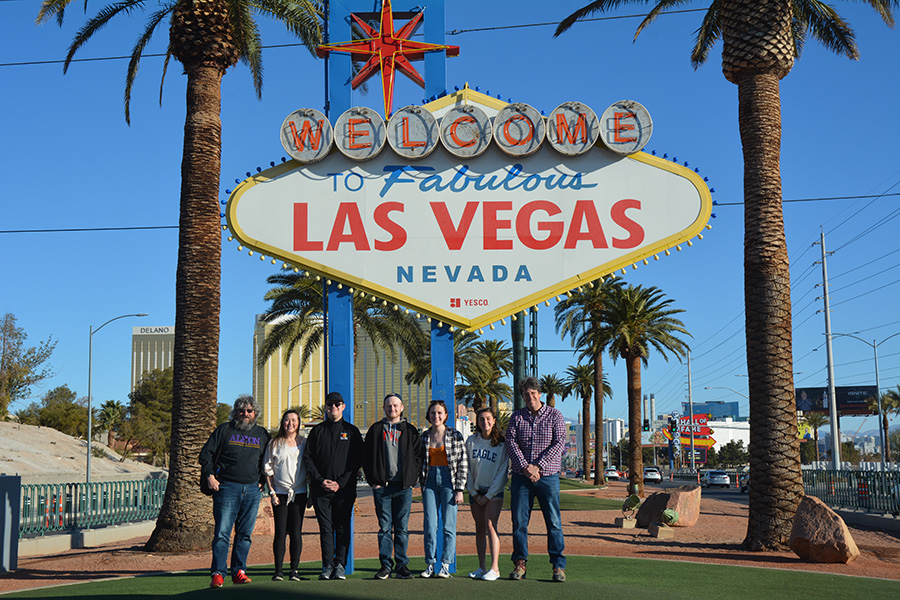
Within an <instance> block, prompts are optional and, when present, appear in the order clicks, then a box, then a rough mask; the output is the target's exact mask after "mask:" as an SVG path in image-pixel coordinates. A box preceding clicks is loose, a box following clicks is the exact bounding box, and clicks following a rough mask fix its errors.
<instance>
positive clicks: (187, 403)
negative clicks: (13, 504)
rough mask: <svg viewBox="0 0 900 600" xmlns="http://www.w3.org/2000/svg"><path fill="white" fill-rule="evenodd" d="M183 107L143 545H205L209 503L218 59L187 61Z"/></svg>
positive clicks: (215, 359) (215, 350) (217, 255)
mask: <svg viewBox="0 0 900 600" xmlns="http://www.w3.org/2000/svg"><path fill="white" fill-rule="evenodd" d="M185 72H186V74H187V113H186V118H185V124H184V154H183V159H182V163H181V214H180V220H179V238H178V267H177V270H176V274H175V348H174V354H173V367H174V389H173V407H172V444H171V461H170V467H169V479H168V484H167V485H166V495H165V498H164V500H163V505H162V508H161V509H160V513H159V517H158V519H157V521H156V528H155V529H154V531H153V534H152V535H151V536H150V539H149V540H148V541H147V544H146V546H145V550H148V551H152V552H184V551H189V550H206V549H208V548H209V544H210V540H211V539H212V531H213V519H212V510H211V508H212V503H211V501H210V500H209V499H207V498H206V497H205V496H203V495H202V494H201V493H200V489H199V485H198V481H199V479H200V465H199V464H198V462H197V456H198V455H199V454H200V449H201V448H202V447H203V444H204V443H205V442H206V440H207V438H208V437H209V434H210V432H211V431H212V430H213V428H214V427H215V424H216V389H217V381H218V368H219V302H220V301H219V278H220V263H221V251H222V239H221V236H222V232H221V228H220V223H221V219H220V217H219V206H218V193H219V190H218V187H219V171H220V168H221V147H222V146H221V133H222V131H221V130H222V127H221V117H220V106H221V83H222V75H223V74H224V70H223V69H222V68H221V67H219V66H215V65H210V64H209V63H207V64H196V65H192V66H187V65H186V66H185Z"/></svg>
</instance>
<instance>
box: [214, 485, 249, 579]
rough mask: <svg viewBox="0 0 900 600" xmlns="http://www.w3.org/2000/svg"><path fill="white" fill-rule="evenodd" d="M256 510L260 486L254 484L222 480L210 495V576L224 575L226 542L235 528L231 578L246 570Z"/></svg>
mask: <svg viewBox="0 0 900 600" xmlns="http://www.w3.org/2000/svg"><path fill="white" fill-rule="evenodd" d="M258 510H259V485H258V484H257V483H256V482H254V483H233V482H231V481H222V482H220V483H219V491H218V492H215V493H214V494H213V518H214V519H215V520H216V529H215V534H214V537H213V544H212V567H210V570H211V571H212V573H213V574H215V573H219V574H221V575H222V576H223V577H224V576H225V574H226V573H227V568H228V566H227V564H226V562H225V560H226V558H227V557H228V540H229V539H230V538H231V529H232V528H234V546H233V547H232V549H231V576H232V577H234V575H235V574H236V573H237V572H238V571H239V570H241V569H244V570H246V569H247V554H249V553H250V534H252V533H253V526H254V525H256V515H257V512H258Z"/></svg>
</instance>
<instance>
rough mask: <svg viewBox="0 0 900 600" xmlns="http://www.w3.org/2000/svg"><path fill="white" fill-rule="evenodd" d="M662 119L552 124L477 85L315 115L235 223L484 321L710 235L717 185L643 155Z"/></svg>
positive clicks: (290, 259)
mask: <svg viewBox="0 0 900 600" xmlns="http://www.w3.org/2000/svg"><path fill="white" fill-rule="evenodd" d="M617 106H618V108H616V107H617ZM488 113H493V114H492V115H491V116H493V119H491V116H489V115H488ZM650 127H651V125H650V119H649V115H648V114H646V111H645V109H643V107H641V106H640V105H639V104H637V103H630V102H624V103H617V104H615V105H613V106H612V107H610V108H609V109H607V111H606V112H604V113H603V115H602V116H601V117H600V118H598V117H597V116H596V115H595V113H593V111H591V109H590V108H588V107H586V106H584V105H582V104H580V103H567V104H565V105H562V106H561V107H559V108H557V109H556V110H555V111H554V112H553V113H551V115H550V117H549V118H547V119H544V118H543V117H541V116H540V114H539V113H537V112H536V111H534V109H533V108H531V107H529V106H527V105H507V104H506V103H502V102H499V101H497V100H493V99H491V98H489V97H488V96H484V95H482V94H479V93H477V92H474V91H472V90H470V89H468V88H466V89H465V90H463V91H461V92H459V93H457V94H453V95H451V96H447V97H445V98H441V99H440V100H438V101H435V102H432V103H431V104H429V105H426V106H424V107H422V106H414V107H405V108H403V109H400V110H398V111H397V113H395V115H394V116H393V117H392V118H391V119H390V120H389V121H388V122H387V123H385V122H384V121H383V120H382V119H381V117H380V116H379V115H378V114H377V113H375V111H373V110H371V109H366V108H354V109H351V110H349V111H347V112H346V113H344V114H343V115H341V116H340V117H339V118H338V119H337V120H336V121H335V125H334V127H332V126H331V124H330V123H329V122H328V121H327V119H325V118H324V116H323V115H321V113H318V112H317V111H313V110H311V109H304V110H300V111H296V112H295V113H292V114H291V115H290V116H289V117H288V118H287V119H285V123H284V125H283V127H282V131H281V137H282V142H283V143H284V145H285V148H286V149H287V150H289V152H290V154H291V155H292V156H293V157H294V160H292V161H289V162H287V163H284V164H282V165H279V166H276V167H273V168H271V169H268V170H266V171H263V172H262V173H260V174H259V175H257V176H254V177H251V178H249V179H247V180H245V181H243V182H242V183H241V184H240V185H239V186H238V187H237V188H236V189H235V190H234V191H233V193H232V194H231V197H230V199H229V201H228V207H227V219H228V224H229V227H230V228H231V230H232V232H233V234H234V236H235V237H236V238H237V239H238V240H239V241H240V243H241V244H243V245H244V246H247V247H249V248H250V249H252V250H255V251H257V252H259V253H262V254H263V255H268V256H272V257H277V258H279V259H281V260H283V261H286V262H287V263H289V264H291V265H294V266H295V267H296V268H302V269H306V270H308V271H310V272H312V273H315V274H320V275H322V276H324V277H327V278H330V279H334V280H337V281H340V282H343V283H345V284H347V285H350V286H352V287H355V288H358V289H360V290H364V291H366V292H368V293H371V294H374V295H376V296H378V297H380V298H384V299H386V300H388V301H391V302H394V303H397V304H399V305H402V306H406V307H409V308H411V309H414V310H416V311H419V312H422V313H425V314H427V315H430V316H432V317H435V318H438V319H440V320H442V321H444V322H447V323H451V324H454V325H457V326H459V327H463V328H467V329H475V328H478V327H482V326H484V325H487V324H490V323H492V322H495V321H498V320H499V319H501V318H502V317H505V316H508V315H510V314H513V313H516V312H518V311H520V310H524V309H526V308H528V307H530V306H533V305H535V304H537V303H539V302H542V301H544V300H547V299H549V298H552V297H554V296H556V295H558V294H561V293H564V292H565V291H567V290H570V289H573V288H575V287H578V286H580V285H583V284H585V283H587V282H589V281H592V280H594V279H596V278H598V277H600V276H603V275H606V274H608V273H611V272H613V271H615V270H617V269H622V268H625V267H628V266H631V265H632V264H635V263H636V262H638V261H641V260H644V259H646V258H649V257H654V255H656V254H657V253H660V252H663V251H665V250H666V249H668V248H672V247H674V246H676V245H677V244H680V243H683V242H685V241H686V240H689V239H690V238H692V237H695V236H697V235H698V234H700V233H701V231H702V229H703V227H704V226H705V224H706V221H707V220H708V218H709V215H710V210H711V206H712V202H711V199H710V194H709V190H708V188H707V187H706V185H705V184H704V183H703V181H702V179H701V178H700V177H699V176H698V175H697V174H696V173H694V172H693V171H691V170H690V169H687V168H685V167H682V166H680V165H678V164H675V163H672V162H669V161H666V160H663V159H660V158H658V157H656V156H651V155H648V154H645V153H642V152H638V150H640V148H641V147H643V145H644V144H646V141H647V139H649V130H650ZM598 138H599V139H600V141H602V142H603V144H604V145H600V144H599V143H597V140H598ZM545 140H547V143H544V141H545ZM386 145H387V146H390V147H391V150H386V149H385V150H383V149H384V147H385V146H386ZM332 146H333V147H332ZM301 161H303V162H301Z"/></svg>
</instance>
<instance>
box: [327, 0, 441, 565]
mask: <svg viewBox="0 0 900 600" xmlns="http://www.w3.org/2000/svg"><path fill="white" fill-rule="evenodd" d="M380 7H381V6H380V3H379V2H375V1H374V0H342V1H341V2H334V3H328V5H327V15H326V17H325V19H326V23H325V31H326V34H325V35H326V38H325V39H326V40H327V42H328V43H336V42H344V41H350V40H351V38H352V32H351V28H350V22H351V18H350V13H371V12H377V11H378V10H379V9H380ZM392 7H393V9H394V11H395V12H409V11H414V10H421V5H420V4H419V3H418V2H416V1H412V0H396V1H395V2H393V3H392ZM424 25H425V38H426V41H428V42H430V43H437V44H443V43H444V0H433V1H432V2H429V4H428V11H427V13H426V14H425V16H424ZM444 54H445V53H444V52H431V53H429V54H427V55H426V56H425V77H424V79H425V94H426V96H431V95H440V94H441V93H443V92H444V89H445V87H446V67H445V64H444V62H445V60H446V57H445V55H444ZM326 60H327V61H328V62H327V66H326V81H327V86H328V90H327V93H328V100H327V104H326V106H325V114H326V115H327V116H328V117H329V118H330V119H331V120H332V121H334V120H336V119H337V118H338V117H339V116H340V115H341V114H343V113H344V112H345V111H347V110H349V109H350V108H351V106H352V89H351V87H350V80H351V79H352V76H353V75H352V74H353V69H352V63H351V60H350V55H349V54H344V53H340V52H331V53H329V56H328V58H327V59H326ZM385 117H387V115H385ZM325 291H326V294H327V299H326V307H327V309H326V314H325V319H326V322H327V328H326V331H327V332H328V341H327V344H326V352H327V367H326V369H327V382H326V389H327V391H329V392H340V394H341V395H342V396H343V397H344V403H345V404H346V406H347V409H346V410H345V411H344V418H345V419H347V421H348V422H350V423H353V420H354V415H353V408H354V406H355V399H354V397H353V389H354V369H353V296H352V294H350V293H349V291H348V288H347V286H343V289H339V286H338V284H337V283H331V284H330V285H328V284H326V289H325ZM438 337H439V340H438V341H437V342H435V334H434V332H432V349H431V359H432V365H435V364H437V365H440V367H439V369H438V370H439V371H441V374H440V375H439V377H438V378H436V377H435V376H434V375H432V386H433V387H432V397H433V398H435V399H437V398H441V399H444V400H445V402H446V404H447V409H448V413H449V414H448V421H449V422H450V423H452V422H453V419H454V414H455V410H454V408H455V407H454V402H453V400H454V394H453V335H452V334H451V333H450V330H449V328H448V327H447V326H446V325H444V327H443V328H442V330H441V332H440V334H439V336H438ZM448 340H449V342H448ZM448 357H449V359H448ZM448 366H449V371H448ZM434 372H435V371H434V366H432V373H434ZM448 372H449V377H448V376H447V373H448ZM438 379H440V381H442V382H444V384H443V386H444V387H442V388H441V390H442V391H441V395H440V396H439V395H437V392H436V390H437V383H436V382H437V381H438ZM448 380H449V381H448ZM354 534H355V527H354V523H353V521H352V520H351V522H350V535H351V537H350V551H349V554H348V555H347V573H348V574H350V573H353V567H354V556H353V535H354ZM440 539H441V537H440V536H438V540H440ZM439 548H440V546H439ZM455 565H456V561H455V560H454V561H453V566H452V568H453V570H454V571H455Z"/></svg>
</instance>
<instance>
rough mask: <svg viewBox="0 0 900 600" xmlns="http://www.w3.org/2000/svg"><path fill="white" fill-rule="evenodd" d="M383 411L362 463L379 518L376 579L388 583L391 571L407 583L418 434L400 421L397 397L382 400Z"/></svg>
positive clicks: (368, 439) (372, 429) (419, 447)
mask: <svg viewBox="0 0 900 600" xmlns="http://www.w3.org/2000/svg"><path fill="white" fill-rule="evenodd" d="M383 408H384V419H382V420H381V421H378V422H377V423H374V424H373V425H372V426H371V427H370V428H369V431H368V433H366V441H365V449H366V453H365V459H364V460H363V469H364V470H365V472H366V480H367V481H368V482H369V485H371V486H372V497H373V498H374V499H375V514H376V515H377V516H378V557H379V558H380V559H381V569H379V571H378V572H377V573H376V574H375V579H387V578H388V577H390V576H391V571H393V572H394V576H395V577H397V578H398V579H410V578H411V577H412V573H410V571H409V566H408V564H409V557H407V555H406V548H407V545H408V542H409V527H408V525H409V512H410V506H411V505H412V488H413V486H414V485H416V481H417V480H418V478H419V470H420V469H421V468H422V444H421V443H420V440H419V432H418V431H417V430H416V428H415V427H414V426H413V425H411V424H410V423H409V421H407V420H406V419H404V418H403V399H402V398H401V397H400V396H399V394H388V395H387V396H385V397H384V405H383ZM392 530H393V540H392V539H391V533H392ZM392 550H393V552H392ZM392 554H393V560H392V559H391V555H392Z"/></svg>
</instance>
